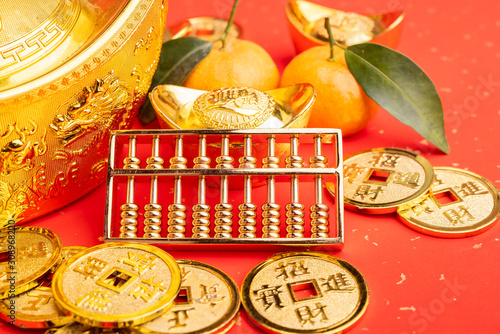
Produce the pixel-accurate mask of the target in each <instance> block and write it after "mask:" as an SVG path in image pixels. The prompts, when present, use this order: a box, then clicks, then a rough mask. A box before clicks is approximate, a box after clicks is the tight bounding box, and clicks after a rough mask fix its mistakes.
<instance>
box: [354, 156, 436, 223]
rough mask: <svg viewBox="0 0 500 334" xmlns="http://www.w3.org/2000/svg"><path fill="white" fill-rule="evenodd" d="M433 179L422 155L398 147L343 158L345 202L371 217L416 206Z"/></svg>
mask: <svg viewBox="0 0 500 334" xmlns="http://www.w3.org/2000/svg"><path fill="white" fill-rule="evenodd" d="M433 178H434V171H433V168H432V166H431V164H430V163H429V162H428V161H427V160H426V159H425V158H423V157H422V156H420V155H418V154H416V153H413V152H410V151H405V150H402V149H397V148H374V149H370V150H363V151H359V152H356V153H353V154H351V155H349V156H346V157H345V158H344V203H345V207H346V208H347V209H349V210H353V211H358V212H362V213H370V214H383V213H390V212H395V211H396V210H397V208H398V206H402V205H411V204H413V203H419V202H421V200H422V199H423V196H425V193H426V192H427V191H428V190H429V188H430V187H431V184H432V180H433Z"/></svg>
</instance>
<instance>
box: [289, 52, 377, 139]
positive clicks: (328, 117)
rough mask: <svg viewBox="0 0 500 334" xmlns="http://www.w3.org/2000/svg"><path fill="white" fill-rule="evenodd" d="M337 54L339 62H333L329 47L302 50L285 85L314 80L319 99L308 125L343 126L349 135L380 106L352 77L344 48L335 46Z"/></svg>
mask: <svg viewBox="0 0 500 334" xmlns="http://www.w3.org/2000/svg"><path fill="white" fill-rule="evenodd" d="M334 53H335V61H329V60H328V58H329V57H330V47H329V46H317V47H314V48H311V49H308V50H306V51H304V52H302V53H301V54H299V55H298V56H296V57H295V58H293V59H292V61H291V62H290V63H289V64H288V65H287V67H286V68H285V70H284V72H283V75H282V77H281V87H285V86H290V85H293V84H297V83H305V82H308V83H311V84H312V85H313V86H314V88H315V90H316V102H314V105H313V107H312V110H311V118H310V119H309V123H308V125H307V126H308V127H310V128H337V129H341V130H342V135H343V136H344V137H346V136H350V135H353V134H355V133H357V132H359V131H360V130H362V129H363V128H364V127H365V126H366V125H367V124H368V122H369V121H370V120H371V119H372V118H373V117H374V116H375V114H376V112H377V110H378V105H377V104H376V103H375V102H374V101H373V100H372V99H371V98H369V97H368V96H367V95H366V94H365V92H364V91H363V89H362V88H361V87H360V86H359V84H358V83H357V82H356V79H354V77H353V76H352V74H351V72H350V71H349V68H348V67H347V64H346V62H345V56H344V51H343V50H342V49H340V48H339V47H335V48H334Z"/></svg>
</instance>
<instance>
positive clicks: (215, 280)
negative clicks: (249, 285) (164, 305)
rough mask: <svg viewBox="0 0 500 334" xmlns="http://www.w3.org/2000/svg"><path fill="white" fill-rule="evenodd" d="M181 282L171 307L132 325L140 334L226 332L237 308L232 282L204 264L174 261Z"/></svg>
mask: <svg viewBox="0 0 500 334" xmlns="http://www.w3.org/2000/svg"><path fill="white" fill-rule="evenodd" d="M177 263H178V264H179V267H180V269H181V273H182V284H181V289H180V292H179V296H178V297H177V300H176V302H175V305H174V307H172V309H171V310H170V311H168V312H167V313H165V314H164V315H162V316H160V317H159V318H156V319H155V320H153V321H150V322H148V323H145V324H143V325H141V326H138V327H135V330H137V331H138V332H139V333H144V334H162V333H177V334H196V333H205V334H215V333H226V332H227V331H228V330H229V329H230V328H231V327H232V326H233V325H234V322H235V319H236V314H237V313H238V311H239V308H240V295H239V291H238V286H237V285H236V283H235V282H234V281H233V280H232V279H231V278H230V277H229V276H227V275H226V274H225V273H224V272H222V271H220V270H219V269H217V268H215V267H212V266H210V265H208V264H205V263H201V262H197V261H191V260H178V261H177Z"/></svg>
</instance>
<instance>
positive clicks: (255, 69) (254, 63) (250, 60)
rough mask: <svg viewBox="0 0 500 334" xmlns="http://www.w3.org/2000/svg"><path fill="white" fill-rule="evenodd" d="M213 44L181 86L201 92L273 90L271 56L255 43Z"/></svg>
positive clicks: (275, 81) (276, 76) (274, 70)
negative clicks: (243, 89) (236, 89)
mask: <svg viewBox="0 0 500 334" xmlns="http://www.w3.org/2000/svg"><path fill="white" fill-rule="evenodd" d="M221 47H222V42H216V43H215V44H214V46H213V47H212V51H211V52H210V53H209V54H208V56H207V57H206V58H205V59H203V60H202V61H201V62H200V63H199V64H198V65H197V66H196V67H195V69H194V70H193V71H192V72H191V73H190V74H189V76H188V77H187V78H186V81H184V84H183V86H184V87H189V88H195V89H202V90H214V89H219V88H222V87H251V88H255V89H258V90H269V89H275V88H277V87H278V85H279V72H278V68H277V67H276V64H275V63H274V61H273V59H272V58H271V56H270V55H269V54H268V53H267V52H266V50H264V49H263V48H262V47H261V46H259V45H258V44H256V43H254V42H251V41H245V40H242V39H231V40H229V39H228V40H227V41H226V47H225V48H224V49H221Z"/></svg>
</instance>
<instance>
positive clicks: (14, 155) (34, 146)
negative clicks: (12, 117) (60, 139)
mask: <svg viewBox="0 0 500 334" xmlns="http://www.w3.org/2000/svg"><path fill="white" fill-rule="evenodd" d="M30 123H31V125H32V128H31V129H28V128H27V127H23V128H21V129H20V128H19V127H18V126H17V124H16V123H14V124H9V125H8V126H7V130H6V131H5V132H4V133H3V134H2V136H1V137H0V139H9V138H11V136H14V135H17V137H18V138H16V139H12V140H11V141H9V142H7V143H6V144H4V145H3V147H2V148H1V150H0V159H1V165H0V174H1V175H9V174H11V173H13V172H15V171H17V170H21V169H23V170H30V169H32V168H33V167H34V166H35V163H34V161H33V159H34V158H35V157H37V156H40V155H43V154H45V152H46V151H47V144H46V141H45V139H46V137H47V132H46V131H45V132H44V134H43V135H42V137H41V139H40V142H31V141H30V140H28V139H27V137H30V136H33V135H34V134H35V133H36V132H37V130H38V127H37V125H36V124H35V122H33V121H32V120H30Z"/></svg>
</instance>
